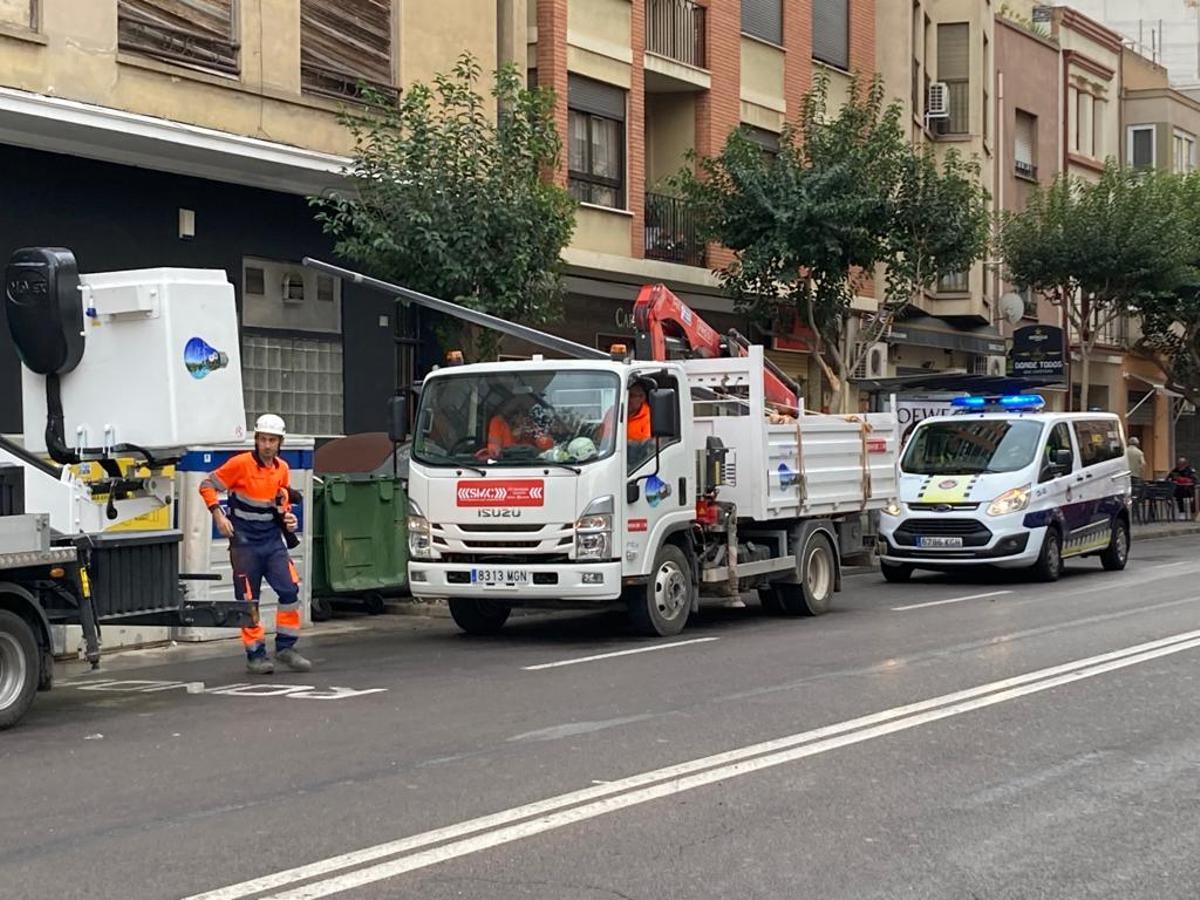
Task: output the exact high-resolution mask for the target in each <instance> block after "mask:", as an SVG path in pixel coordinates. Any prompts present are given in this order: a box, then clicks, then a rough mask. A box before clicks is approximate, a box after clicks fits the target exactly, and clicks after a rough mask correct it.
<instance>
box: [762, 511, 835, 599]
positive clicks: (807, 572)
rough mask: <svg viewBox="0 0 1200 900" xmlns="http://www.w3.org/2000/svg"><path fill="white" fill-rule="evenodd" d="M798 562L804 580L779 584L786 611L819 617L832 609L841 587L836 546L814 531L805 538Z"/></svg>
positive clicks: (778, 588) (777, 587) (801, 578)
mask: <svg viewBox="0 0 1200 900" xmlns="http://www.w3.org/2000/svg"><path fill="white" fill-rule="evenodd" d="M797 562H798V563H799V568H800V572H799V574H800V583H799V584H778V585H776V589H777V590H778V591H779V601H780V603H781V604H782V605H783V611H784V613H785V614H787V615H789V616H819V615H821V614H822V613H825V612H828V611H829V605H830V603H832V602H833V592H834V591H835V590H836V589H837V558H836V557H835V556H834V554H833V545H832V544H830V543H829V539H828V538H826V537H825V535H823V534H821V533H820V532H816V531H814V532H813V533H812V534H810V535H809V536H808V540H807V541H805V543H804V549H803V550H802V551H801V552H800V554H799V556H798V559H797Z"/></svg>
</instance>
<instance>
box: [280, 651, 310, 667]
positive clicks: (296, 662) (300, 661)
mask: <svg viewBox="0 0 1200 900" xmlns="http://www.w3.org/2000/svg"><path fill="white" fill-rule="evenodd" d="M275 658H276V659H277V660H279V661H280V662H281V663H283V664H284V665H285V666H287V667H288V668H289V669H291V670H292V671H293V672H308V671H310V670H311V669H312V663H311V662H309V661H308V660H307V659H305V658H304V657H303V656H301V655H300V654H299V653H297V652H296V651H295V650H292V649H291V648H290V647H289V648H288V649H287V650H280V651H279V652H278V653H276V654H275Z"/></svg>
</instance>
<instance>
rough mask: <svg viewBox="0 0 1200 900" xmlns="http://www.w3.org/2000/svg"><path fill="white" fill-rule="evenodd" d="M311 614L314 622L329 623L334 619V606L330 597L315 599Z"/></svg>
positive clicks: (311, 606) (310, 608) (313, 599)
mask: <svg viewBox="0 0 1200 900" xmlns="http://www.w3.org/2000/svg"><path fill="white" fill-rule="evenodd" d="M309 612H310V613H311V614H312V620H313V621H314V622H328V621H329V620H330V619H332V618H333V604H332V603H330V602H329V598H328V597H313V598H312V603H311V605H310V607H309Z"/></svg>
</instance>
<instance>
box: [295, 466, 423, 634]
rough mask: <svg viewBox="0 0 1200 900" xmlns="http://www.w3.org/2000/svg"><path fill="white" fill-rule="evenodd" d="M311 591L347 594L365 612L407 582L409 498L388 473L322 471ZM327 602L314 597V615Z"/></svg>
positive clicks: (380, 607)
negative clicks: (360, 602)
mask: <svg viewBox="0 0 1200 900" xmlns="http://www.w3.org/2000/svg"><path fill="white" fill-rule="evenodd" d="M313 499H314V503H313V506H314V512H315V515H314V526H315V527H314V531H313V556H314V557H315V559H314V564H313V572H312V575H311V577H312V584H313V596H314V598H317V597H318V596H319V597H320V598H322V599H326V598H341V597H352V598H357V599H359V600H361V601H362V602H363V603H364V604H365V605H366V608H367V611H368V612H370V613H380V612H383V598H384V597H385V596H387V595H389V594H398V593H401V592H403V591H404V590H405V589H406V588H407V587H408V498H407V496H406V495H405V493H404V488H403V486H402V484H401V482H400V481H399V480H398V479H396V478H395V477H393V476H391V475H325V476H323V477H322V481H321V483H320V484H319V485H318V486H317V487H316V488H315V489H314V491H313ZM327 613H328V602H327V601H326V603H325V604H320V603H318V602H316V601H314V604H313V618H315V619H320V618H322V617H325V616H327Z"/></svg>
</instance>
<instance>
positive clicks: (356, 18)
mask: <svg viewBox="0 0 1200 900" xmlns="http://www.w3.org/2000/svg"><path fill="white" fill-rule="evenodd" d="M300 77H301V82H302V84H303V86H304V90H306V91H309V92H311V93H316V94H329V95H332V96H336V97H357V96H358V95H359V86H360V85H362V84H366V85H369V86H370V87H372V88H375V89H376V90H380V91H383V92H384V93H385V94H394V93H395V79H394V77H393V75H392V2H391V0H300Z"/></svg>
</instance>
